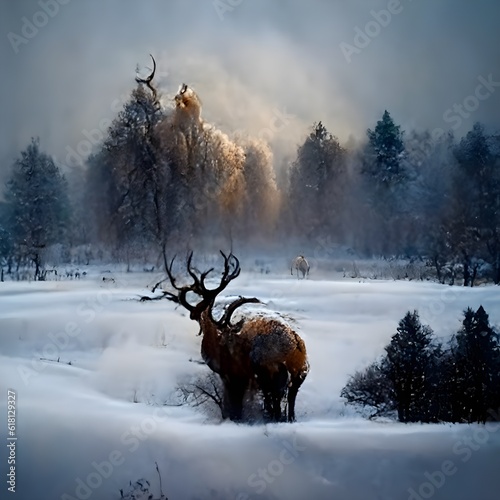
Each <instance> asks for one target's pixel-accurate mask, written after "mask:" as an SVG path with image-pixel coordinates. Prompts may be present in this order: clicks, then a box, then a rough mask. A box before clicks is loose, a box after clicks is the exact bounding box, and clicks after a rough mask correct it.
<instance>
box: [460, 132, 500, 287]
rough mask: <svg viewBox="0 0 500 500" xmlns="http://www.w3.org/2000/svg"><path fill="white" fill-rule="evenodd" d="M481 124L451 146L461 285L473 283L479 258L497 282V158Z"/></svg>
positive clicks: (499, 188) (499, 164)
mask: <svg viewBox="0 0 500 500" xmlns="http://www.w3.org/2000/svg"><path fill="white" fill-rule="evenodd" d="M492 140H493V138H490V137H488V136H487V135H486V133H485V131H484V127H483V126H482V125H481V124H480V123H475V124H474V126H473V128H472V130H470V131H469V132H468V133H467V135H466V136H465V137H464V138H463V139H462V140H461V141H460V143H459V145H458V146H457V148H456V149H455V155H456V158H457V161H458V167H459V168H458V169H457V171H456V174H455V202H456V206H455V214H454V219H455V221H457V222H456V224H455V226H456V227H455V232H454V236H455V237H454V246H455V247H456V248H457V249H459V252H460V257H461V261H462V264H463V268H464V285H465V286H468V285H471V286H472V285H473V284H474V279H475V277H476V274H477V271H478V267H479V264H480V262H479V261H480V259H484V260H486V261H488V262H489V264H490V266H491V268H492V272H493V280H494V282H495V283H497V284H498V283H500V157H499V156H498V155H497V154H495V150H494V148H492V144H491V141H492Z"/></svg>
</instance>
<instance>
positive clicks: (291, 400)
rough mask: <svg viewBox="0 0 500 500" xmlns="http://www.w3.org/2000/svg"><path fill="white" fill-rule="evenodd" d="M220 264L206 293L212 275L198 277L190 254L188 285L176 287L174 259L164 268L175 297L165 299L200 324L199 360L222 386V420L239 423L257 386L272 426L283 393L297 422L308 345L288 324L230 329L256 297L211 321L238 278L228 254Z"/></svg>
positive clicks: (253, 321) (251, 322)
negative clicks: (219, 273)
mask: <svg viewBox="0 0 500 500" xmlns="http://www.w3.org/2000/svg"><path fill="white" fill-rule="evenodd" d="M220 253H221V255H222V257H223V259H224V270H223V272H222V277H221V279H220V282H219V284H218V286H216V287H215V288H211V289H209V288H207V286H206V284H205V281H206V278H207V276H208V275H209V274H210V273H211V272H212V271H213V270H214V269H213V268H210V269H209V270H207V271H204V272H202V273H199V272H197V271H196V270H195V269H193V267H192V265H191V261H192V257H193V253H192V252H191V253H190V254H189V256H188V258H187V272H188V274H189V276H190V277H191V279H192V281H193V282H192V283H191V284H190V285H185V286H179V285H178V284H177V280H176V278H175V277H174V275H173V273H172V265H173V262H174V259H175V257H174V259H172V261H171V262H170V265H169V266H168V268H167V275H168V279H169V281H170V284H171V286H172V287H173V289H174V290H175V292H174V293H172V292H168V291H164V292H163V296H164V297H165V298H167V299H169V300H171V301H173V302H175V303H177V304H180V305H181V306H183V307H184V308H185V309H187V310H188V311H189V313H190V318H191V319H192V320H195V321H197V322H198V323H199V325H200V333H201V334H202V335H203V338H202V341H201V355H202V358H203V360H204V361H205V363H206V364H207V365H208V367H209V368H210V369H211V370H212V371H214V372H215V373H217V374H219V376H220V378H221V380H222V383H223V387H224V394H223V402H222V413H223V417H224V418H227V417H229V418H230V419H231V420H234V421H240V420H241V419H242V411H243V399H244V396H245V393H246V391H247V390H248V389H251V388H252V387H255V383H256V384H257V387H258V388H260V389H261V390H262V393H263V396H264V409H265V412H266V413H267V414H268V416H269V418H270V419H271V420H273V421H281V420H282V414H281V401H282V399H283V398H284V396H285V394H286V393H288V394H287V410H288V415H284V417H285V418H288V421H289V422H293V421H295V400H296V397H297V393H298V390H299V388H300V386H301V385H302V383H303V382H304V380H305V378H306V376H307V373H308V371H309V362H308V360H307V353H306V346H305V344H304V341H303V340H302V339H301V337H300V336H299V335H298V334H297V333H296V332H295V331H293V330H292V329H291V328H290V327H289V326H288V325H286V324H284V323H283V322H281V321H278V320H277V319H272V318H266V317H262V316H261V317H254V318H249V319H241V320H240V321H239V322H237V323H235V324H233V323H232V322H231V317H232V315H233V313H234V312H235V311H236V309H238V308H239V307H241V306H242V305H243V304H247V303H259V302H260V301H259V300H258V299H257V298H255V297H252V298H246V297H239V298H238V299H237V300H234V301H233V302H231V303H230V304H229V305H228V306H227V307H226V309H225V311H224V313H223V314H222V316H221V318H220V319H218V320H216V319H215V318H214V316H213V307H214V304H215V299H216V297H217V296H218V295H219V294H220V293H221V292H222V291H223V290H224V289H225V288H226V287H227V286H228V285H229V283H230V282H231V281H233V280H234V279H235V278H237V277H238V276H239V274H240V271H241V268H240V263H239V261H238V259H237V258H236V256H234V255H233V254H232V253H230V254H229V255H228V256H226V255H225V254H224V253H223V252H222V251H221V252H220ZM189 293H191V294H194V295H197V296H198V297H199V298H200V299H199V300H198V302H196V303H191V302H190V301H188V294H189Z"/></svg>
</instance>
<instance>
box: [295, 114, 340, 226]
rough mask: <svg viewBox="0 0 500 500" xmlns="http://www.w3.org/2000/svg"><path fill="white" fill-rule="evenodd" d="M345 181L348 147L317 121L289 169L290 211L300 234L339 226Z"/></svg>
mask: <svg viewBox="0 0 500 500" xmlns="http://www.w3.org/2000/svg"><path fill="white" fill-rule="evenodd" d="M344 181H345V150H344V149H343V148H342V146H340V144H339V142H338V140H337V138H336V137H334V136H333V135H332V134H330V132H328V130H327V129H326V127H325V126H324V125H323V123H321V122H319V123H317V124H314V125H313V129H312V131H311V133H310V134H309V136H308V137H307V139H306V140H305V142H304V144H302V146H300V147H299V149H298V151H297V159H296V160H295V162H294V164H293V165H292V169H291V172H290V186H289V203H290V212H291V216H292V219H293V225H294V227H296V228H298V230H299V232H300V234H301V235H303V234H304V232H305V233H306V234H307V235H308V236H311V235H315V234H317V232H318V230H323V231H324V230H325V229H327V230H330V232H331V231H332V230H335V229H336V226H337V227H338V222H339V221H338V219H339V213H340V210H341V208H342V200H343V199H344V196H343V191H342V185H343V183H344Z"/></svg>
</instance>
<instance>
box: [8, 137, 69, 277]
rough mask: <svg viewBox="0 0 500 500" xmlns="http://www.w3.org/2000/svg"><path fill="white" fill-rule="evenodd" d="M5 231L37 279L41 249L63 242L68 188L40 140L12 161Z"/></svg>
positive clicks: (19, 256)
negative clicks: (44, 151)
mask: <svg viewBox="0 0 500 500" xmlns="http://www.w3.org/2000/svg"><path fill="white" fill-rule="evenodd" d="M5 200H6V204H7V205H6V221H7V229H8V231H9V233H10V235H11V237H12V244H13V247H14V251H15V254H16V258H17V259H18V261H21V260H23V259H29V260H30V261H32V263H33V264H34V266H35V279H38V278H39V277H40V270H41V266H42V254H43V250H44V249H45V248H46V247H47V246H49V245H52V244H54V243H60V242H64V238H65V233H66V228H67V222H68V216H69V203H68V198H67V186H66V181H65V179H64V177H63V176H62V175H61V173H60V172H59V169H58V168H57V166H56V165H55V163H54V161H53V160H52V158H51V157H50V156H48V155H46V154H45V153H43V152H42V151H41V150H40V145H39V141H38V140H37V139H32V141H31V144H29V145H28V147H27V148H26V149H25V150H24V151H22V152H21V157H20V158H19V159H18V160H16V161H15V163H14V165H13V168H12V173H11V177H10V180H9V181H8V182H7V189H6V192H5Z"/></svg>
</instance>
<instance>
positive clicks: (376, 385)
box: [341, 311, 442, 422]
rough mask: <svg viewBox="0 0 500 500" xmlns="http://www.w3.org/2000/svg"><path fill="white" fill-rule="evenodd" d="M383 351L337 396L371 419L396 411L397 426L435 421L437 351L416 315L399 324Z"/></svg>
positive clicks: (437, 412) (350, 380)
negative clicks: (369, 414) (363, 408)
mask: <svg viewBox="0 0 500 500" xmlns="http://www.w3.org/2000/svg"><path fill="white" fill-rule="evenodd" d="M385 351H386V355H385V356H384V357H383V358H382V359H381V360H380V361H379V362H376V363H373V364H372V365H370V366H369V367H368V368H367V369H366V370H365V371H362V372H357V373H355V374H354V376H353V377H351V378H350V379H349V381H348V383H347V384H346V386H345V387H344V389H343V390H342V392H341V396H342V397H344V398H346V399H347V402H348V403H350V404H357V405H365V406H369V407H371V408H373V409H374V410H375V412H374V413H373V415H372V417H373V416H379V415H385V416H387V415H390V414H391V413H392V412H394V411H396V412H397V415H398V419H399V420H400V421H401V422H417V421H420V422H433V421H436V420H438V418H439V402H440V400H439V399H438V398H437V396H438V387H439V385H438V384H439V377H438V374H439V372H438V369H439V362H440V358H441V356H442V353H441V348H440V346H439V345H438V344H436V343H435V342H434V340H433V333H432V330H431V329H430V328H429V327H427V326H423V325H422V324H421V323H420V319H419V317H418V313H417V312H416V311H414V312H413V313H411V312H408V313H407V314H406V315H405V317H404V318H403V319H402V320H401V321H400V322H399V326H398V328H397V332H396V334H395V335H394V336H393V337H392V339H391V342H390V344H389V345H388V346H386V348H385Z"/></svg>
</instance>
